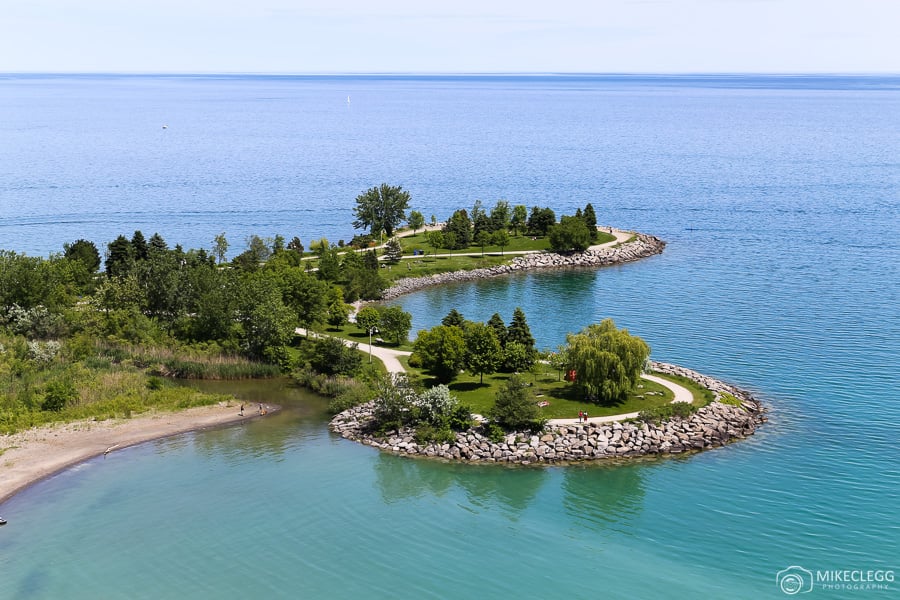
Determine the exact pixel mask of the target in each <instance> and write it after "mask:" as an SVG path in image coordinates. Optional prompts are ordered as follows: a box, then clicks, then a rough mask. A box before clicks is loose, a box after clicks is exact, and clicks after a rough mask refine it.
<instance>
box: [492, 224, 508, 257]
mask: <svg viewBox="0 0 900 600" xmlns="http://www.w3.org/2000/svg"><path fill="white" fill-rule="evenodd" d="M491 243H492V244H493V245H495V246H499V247H500V256H503V249H504V248H506V247H507V246H508V245H509V233H507V232H506V230H505V229H498V230H497V231H495V232H494V233H493V234H492V235H491Z"/></svg>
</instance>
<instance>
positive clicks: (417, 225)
mask: <svg viewBox="0 0 900 600" xmlns="http://www.w3.org/2000/svg"><path fill="white" fill-rule="evenodd" d="M406 222H407V223H409V226H410V227H411V228H412V230H413V234H415V233H416V231H418V230H419V229H422V228H423V227H425V216H424V215H422V213H420V212H419V211H417V210H412V211H410V212H409V219H408V220H407V221H406Z"/></svg>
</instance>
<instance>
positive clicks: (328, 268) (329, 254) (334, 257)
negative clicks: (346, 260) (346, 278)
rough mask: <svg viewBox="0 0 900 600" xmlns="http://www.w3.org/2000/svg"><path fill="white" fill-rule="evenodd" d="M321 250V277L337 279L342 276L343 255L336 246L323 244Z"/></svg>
mask: <svg viewBox="0 0 900 600" xmlns="http://www.w3.org/2000/svg"><path fill="white" fill-rule="evenodd" d="M320 248H321V249H320V251H319V278H321V279H324V280H325V281H337V280H338V279H340V278H341V256H340V253H339V252H338V249H337V248H335V247H327V246H321V247H320Z"/></svg>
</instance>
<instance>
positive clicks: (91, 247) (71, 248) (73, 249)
mask: <svg viewBox="0 0 900 600" xmlns="http://www.w3.org/2000/svg"><path fill="white" fill-rule="evenodd" d="M63 251H64V253H65V254H64V256H65V257H66V258H68V259H69V260H75V261H78V262H80V263H81V264H82V265H84V268H85V269H87V272H88V273H90V274H93V273H96V272H97V269H99V268H100V252H99V251H98V250H97V246H96V245H95V244H94V242H89V241H88V240H76V241H75V242H73V243H71V244H63Z"/></svg>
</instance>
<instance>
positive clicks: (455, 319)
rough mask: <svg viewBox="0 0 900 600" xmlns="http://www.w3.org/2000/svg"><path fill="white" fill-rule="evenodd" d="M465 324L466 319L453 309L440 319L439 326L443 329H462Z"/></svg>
mask: <svg viewBox="0 0 900 600" xmlns="http://www.w3.org/2000/svg"><path fill="white" fill-rule="evenodd" d="M465 324H466V319H465V318H464V317H463V316H462V314H461V313H460V312H459V311H458V310H456V309H455V308H454V309H451V310H450V312H449V313H447V316H446V317H444V318H443V319H441V325H443V326H444V327H459V328H460V329H462V328H463V327H464V326H465Z"/></svg>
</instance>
